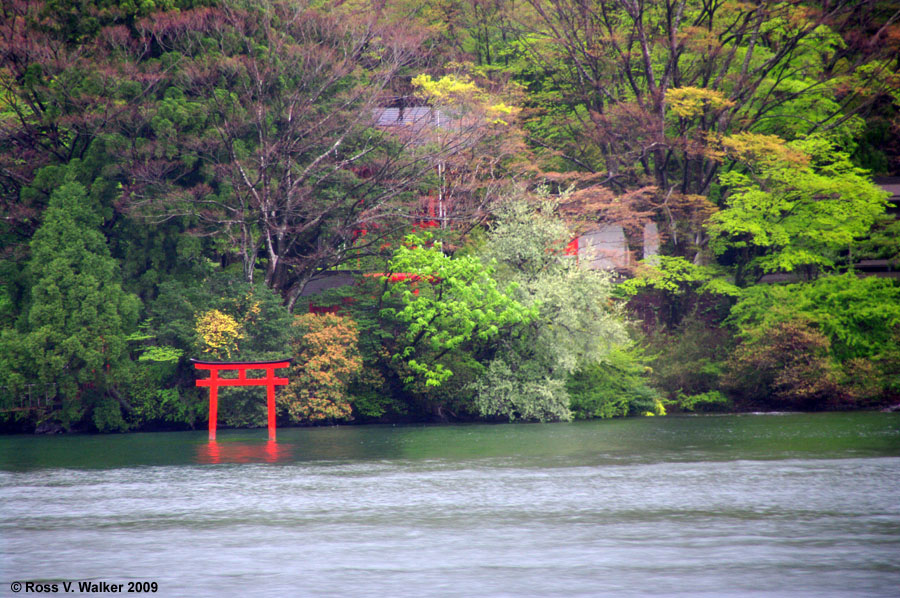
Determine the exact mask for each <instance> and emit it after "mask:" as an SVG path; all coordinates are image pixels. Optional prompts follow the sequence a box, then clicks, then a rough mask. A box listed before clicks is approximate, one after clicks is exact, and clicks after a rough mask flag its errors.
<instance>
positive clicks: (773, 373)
mask: <svg viewBox="0 0 900 598" xmlns="http://www.w3.org/2000/svg"><path fill="white" fill-rule="evenodd" d="M840 377H841V372H840V368H839V366H838V365H837V364H836V363H835V362H834V360H833V359H832V357H831V342H830V341H829V340H828V337H826V336H825V335H824V334H822V333H821V332H819V331H818V330H817V329H816V328H815V327H814V326H813V325H812V324H811V323H810V322H808V321H805V320H800V319H798V320H792V321H788V322H780V323H778V324H775V325H774V326H772V327H770V328H766V329H764V330H760V331H759V333H758V334H755V335H754V336H752V337H750V338H747V339H746V340H744V342H743V343H742V344H741V345H740V346H738V347H737V349H736V350H735V351H734V353H733V354H732V356H731V358H730V359H729V361H728V364H727V369H726V372H725V375H724V376H723V378H722V382H723V386H724V387H725V388H726V389H728V390H729V391H731V392H732V393H733V394H735V395H736V396H737V397H738V403H739V404H743V405H744V406H748V407H764V408H777V409H785V408H787V409H826V408H834V407H839V406H841V405H842V404H843V403H844V402H845V400H846V398H847V397H846V396H845V395H846V393H845V392H844V390H843V389H842V388H841V385H840Z"/></svg>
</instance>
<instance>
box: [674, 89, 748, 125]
mask: <svg viewBox="0 0 900 598" xmlns="http://www.w3.org/2000/svg"><path fill="white" fill-rule="evenodd" d="M666 102H667V103H668V104H669V108H671V109H672V112H674V113H675V114H677V115H678V116H679V117H681V118H692V117H694V116H699V115H700V114H702V113H703V111H704V110H706V109H707V108H711V109H713V110H718V109H720V108H727V107H729V106H733V105H734V102H732V101H731V100H729V99H727V98H725V96H724V95H722V92H720V91H716V90H714V89H701V88H699V87H679V88H677V89H670V90H669V91H668V92H667V93H666Z"/></svg>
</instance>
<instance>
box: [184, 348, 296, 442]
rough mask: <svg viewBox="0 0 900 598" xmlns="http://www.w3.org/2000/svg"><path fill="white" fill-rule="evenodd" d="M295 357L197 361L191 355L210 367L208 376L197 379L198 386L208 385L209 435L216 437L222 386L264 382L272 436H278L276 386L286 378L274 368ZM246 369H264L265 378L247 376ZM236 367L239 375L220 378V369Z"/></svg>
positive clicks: (196, 363)
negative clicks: (276, 425)
mask: <svg viewBox="0 0 900 598" xmlns="http://www.w3.org/2000/svg"><path fill="white" fill-rule="evenodd" d="M291 361H293V360H292V359H283V360H281V361H198V360H196V359H192V360H191V362H193V364H194V367H195V368H197V369H198V370H208V371H209V378H201V379H200V380H197V386H205V387H209V439H210V440H215V439H216V419H217V417H218V412H219V387H220V386H265V387H266V407H267V409H268V416H269V440H273V441H274V440H275V386H284V385H286V384H287V383H288V379H287V378H276V377H275V370H276V369H278V368H286V367H288V366H289V365H291ZM247 370H265V372H266V375H265V377H264V378H248V377H247ZM222 371H237V373H238V377H237V378H220V377H219V372H222Z"/></svg>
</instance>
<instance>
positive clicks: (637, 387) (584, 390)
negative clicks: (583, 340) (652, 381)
mask: <svg viewBox="0 0 900 598" xmlns="http://www.w3.org/2000/svg"><path fill="white" fill-rule="evenodd" d="M646 369H647V368H646V367H644V366H643V365H641V363H640V361H639V360H638V359H637V358H636V356H634V355H633V354H629V353H626V352H624V351H618V350H617V351H613V352H612V353H610V355H609V356H608V357H607V358H606V360H604V361H603V362H602V363H594V364H590V365H588V366H586V367H584V368H582V369H580V370H578V371H577V372H575V373H574V374H573V375H572V376H570V377H569V380H568V382H567V383H566V389H567V390H568V391H569V396H570V397H571V409H572V414H573V415H574V417H575V418H576V419H589V418H597V417H599V418H609V417H620V416H625V415H637V414H643V413H652V414H654V415H663V414H664V413H665V409H664V408H663V405H662V402H661V401H660V396H659V392H658V391H657V390H655V389H653V388H651V387H650V386H648V385H647V376H646V373H647V372H646Z"/></svg>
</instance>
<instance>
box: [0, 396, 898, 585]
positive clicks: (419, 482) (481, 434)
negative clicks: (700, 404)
mask: <svg viewBox="0 0 900 598" xmlns="http://www.w3.org/2000/svg"><path fill="white" fill-rule="evenodd" d="M0 459H2V460H0V595H10V596H12V595H17V596H21V595H25V594H26V592H25V591H24V590H23V591H22V592H21V593H19V594H13V592H12V587H13V586H12V585H11V584H12V582H14V581H20V582H27V581H31V582H37V583H43V584H54V583H55V584H57V587H58V590H59V592H58V593H60V594H62V593H64V586H63V585H62V583H63V582H75V585H74V586H73V587H72V589H73V592H71V593H70V595H88V594H79V593H78V592H77V591H74V590H77V582H78V581H84V580H89V581H94V582H101V581H106V582H110V583H116V584H119V583H121V584H123V589H124V590H127V589H128V588H127V584H128V582H136V581H146V582H155V583H156V584H157V586H156V587H157V592H156V595H159V596H177V597H180V596H185V597H193V596H199V597H203V596H241V597H243V596H335V597H345V596H347V597H357V596H372V597H390V598H393V597H417V598H418V597H427V596H453V597H457V596H458V597H472V598H477V597H500V596H510V597H520V596H534V597H548V596H560V597H563V596H565V597H572V596H592V597H593V596H616V597H619V596H622V597H629V596H654V597H655V596H685V597H686V596H691V597H696V596H710V597H712V596H716V597H719V596H735V597H737V596H741V597H744V596H808V597H816V598H821V597H829V596H835V597H837V596H841V597H846V596H854V597H856V596H884V597H892V598H896V597H897V596H900V414H882V413H853V414H813V415H799V414H789V415H740V416H737V415H735V416H731V415H729V416H718V417H665V418H640V419H627V420H613V421H598V422H585V423H573V424H544V425H500V426H490V425H471V426H404V427H387V426H375V427H340V428H318V429H282V430H279V431H278V442H277V443H268V442H267V441H266V432H265V430H250V431H230V430H220V431H219V441H218V443H216V444H214V445H210V444H209V443H208V442H207V440H206V433H205V432H196V433H194V432H177V433H153V434H129V435H118V436H71V437H24V436H15V437H0ZM33 588H34V586H32V589H33ZM50 589H52V585H51V586H50ZM31 595H33V594H31ZM90 595H92V596H96V595H100V594H97V593H93V594H90Z"/></svg>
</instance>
